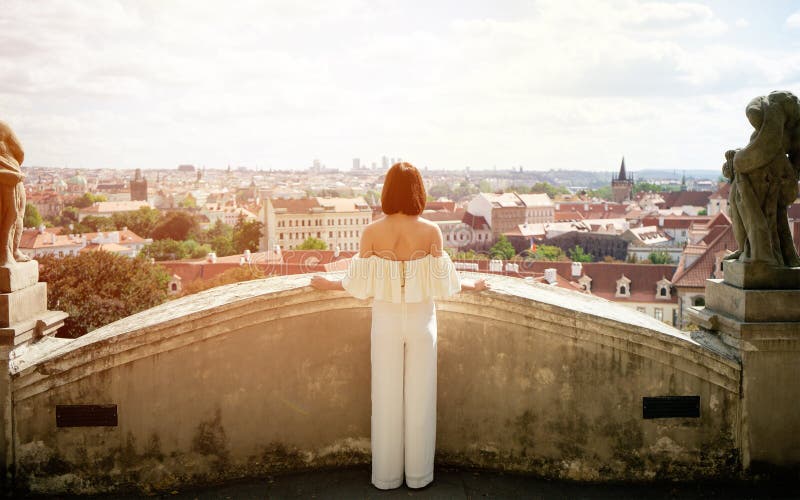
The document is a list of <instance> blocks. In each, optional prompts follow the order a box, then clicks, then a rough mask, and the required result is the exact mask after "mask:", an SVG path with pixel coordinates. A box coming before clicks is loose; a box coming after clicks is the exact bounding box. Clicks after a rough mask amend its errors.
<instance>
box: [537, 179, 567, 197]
mask: <svg viewBox="0 0 800 500" xmlns="http://www.w3.org/2000/svg"><path fill="white" fill-rule="evenodd" d="M531 193H544V194H546V195H547V196H549V197H550V198H555V197H556V195H559V194H569V190H568V189H567V188H565V187H564V186H554V185H552V184H550V183H549V182H544V181H542V182H537V183H536V184H534V185H533V186H531Z"/></svg>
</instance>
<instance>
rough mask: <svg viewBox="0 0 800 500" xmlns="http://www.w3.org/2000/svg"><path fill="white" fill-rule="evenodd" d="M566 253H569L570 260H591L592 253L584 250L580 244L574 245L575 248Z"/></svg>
mask: <svg viewBox="0 0 800 500" xmlns="http://www.w3.org/2000/svg"><path fill="white" fill-rule="evenodd" d="M568 253H569V258H570V259H571V260H572V262H591V261H592V255H591V254H588V253H586V252H584V251H583V247H581V246H580V245H575V248H573V249H572V250H570V251H569V252H568Z"/></svg>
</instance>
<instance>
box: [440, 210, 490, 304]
mask: <svg viewBox="0 0 800 500" xmlns="http://www.w3.org/2000/svg"><path fill="white" fill-rule="evenodd" d="M433 229H434V231H433V241H432V242H431V255H433V256H434V257H441V256H442V252H443V247H444V237H443V236H442V230H441V228H440V227H439V226H438V225H434V226H433ZM489 288H490V287H489V284H488V283H487V282H486V281H485V280H484V279H483V278H480V279H477V280H470V281H464V280H462V281H461V291H476V292H479V291H481V290H488V289H489Z"/></svg>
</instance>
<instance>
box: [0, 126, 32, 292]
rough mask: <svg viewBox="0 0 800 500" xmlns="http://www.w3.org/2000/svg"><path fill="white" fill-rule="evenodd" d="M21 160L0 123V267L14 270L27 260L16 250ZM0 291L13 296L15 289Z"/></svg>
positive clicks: (22, 199) (8, 131)
mask: <svg viewBox="0 0 800 500" xmlns="http://www.w3.org/2000/svg"><path fill="white" fill-rule="evenodd" d="M24 158H25V153H24V151H23V150H22V145H21V144H20V142H19V139H17V136H16V135H15V134H14V131H13V130H11V127H9V126H8V125H7V124H6V123H4V122H0V266H13V264H14V263H15V262H27V261H29V260H30V257H28V256H27V255H25V254H24V253H22V252H21V251H20V249H19V243H20V240H21V238H22V231H23V229H24V227H23V218H24V215H25V186H24V185H23V184H22V179H24V178H25V175H24V174H23V173H22V170H21V169H20V166H21V165H22V161H23V159H24ZM0 291H4V292H12V291H14V289H10V290H6V289H0Z"/></svg>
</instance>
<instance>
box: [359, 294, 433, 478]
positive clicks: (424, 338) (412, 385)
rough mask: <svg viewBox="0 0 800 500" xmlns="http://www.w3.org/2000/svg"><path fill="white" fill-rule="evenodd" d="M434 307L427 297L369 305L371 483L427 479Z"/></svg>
mask: <svg viewBox="0 0 800 500" xmlns="http://www.w3.org/2000/svg"><path fill="white" fill-rule="evenodd" d="M436 337H437V334H436V307H435V305H434V302H433V300H427V301H424V302H418V303H416V302H415V303H406V302H401V303H399V304H395V303H391V302H385V301H378V300H375V301H373V304H372V334H371V343H372V344H371V352H372V484H374V485H375V486H376V487H378V488H380V489H391V488H397V487H399V486H400V485H402V484H403V478H404V477H405V480H406V484H407V485H408V486H409V487H410V488H422V487H423V486H425V485H427V484H428V483H430V482H431V481H433V457H434V452H435V449H436Z"/></svg>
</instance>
